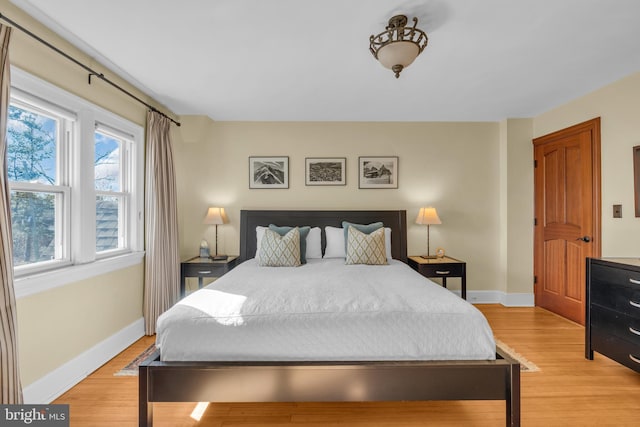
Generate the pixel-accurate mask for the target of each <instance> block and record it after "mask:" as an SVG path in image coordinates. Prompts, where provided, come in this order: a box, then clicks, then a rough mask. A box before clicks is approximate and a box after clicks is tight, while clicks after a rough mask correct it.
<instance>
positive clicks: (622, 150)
mask: <svg viewBox="0 0 640 427" xmlns="http://www.w3.org/2000/svg"><path fill="white" fill-rule="evenodd" d="M595 117H601V126H602V145H601V150H602V255H603V256H612V257H615V256H631V257H635V256H639V255H640V243H639V242H640V240H639V239H638V236H640V218H636V217H635V210H634V189H633V160H632V148H633V147H634V146H636V145H640V73H636V74H633V75H631V76H628V77H626V78H624V79H621V80H619V81H616V82H614V83H612V84H610V85H608V86H605V87H603V88H601V89H598V90H596V91H594V92H593V93H590V94H588V95H586V96H583V97H581V98H579V99H576V100H574V101H572V102H569V103H567V104H565V105H562V106H560V107H558V108H555V109H553V110H551V111H549V112H546V113H544V114H541V115H539V116H538V117H536V118H534V120H533V129H534V131H533V133H534V137H538V136H542V135H546V134H548V133H551V132H554V131H556V130H560V129H563V128H566V127H568V126H571V125H574V124H578V123H581V122H584V121H586V120H589V119H592V118H595ZM614 204H621V205H622V218H617V219H616V218H613V217H612V210H613V208H612V205H614Z"/></svg>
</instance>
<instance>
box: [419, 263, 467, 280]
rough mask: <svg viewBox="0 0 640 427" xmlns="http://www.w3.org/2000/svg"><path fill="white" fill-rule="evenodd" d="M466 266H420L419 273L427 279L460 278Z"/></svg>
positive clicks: (457, 264) (455, 264) (452, 264)
mask: <svg viewBox="0 0 640 427" xmlns="http://www.w3.org/2000/svg"><path fill="white" fill-rule="evenodd" d="M463 269H464V265H463V264H460V263H451V264H447V263H441V264H420V265H419V266H418V271H419V272H420V274H422V275H423V276H425V277H460V276H462V273H463Z"/></svg>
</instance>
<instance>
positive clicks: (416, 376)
mask: <svg viewBox="0 0 640 427" xmlns="http://www.w3.org/2000/svg"><path fill="white" fill-rule="evenodd" d="M343 220H346V221H349V222H353V223H360V224H368V223H371V222H376V221H381V222H383V223H384V225H385V227H388V228H389V229H390V231H391V245H390V248H389V250H390V252H391V254H392V256H393V258H394V259H395V260H402V261H406V257H407V252H406V212H405V211H251V210H244V211H242V212H241V228H240V236H241V245H240V246H241V249H240V260H241V261H247V262H246V263H243V264H242V265H241V266H240V267H237V268H236V269H237V270H238V273H237V274H236V276H240V277H241V276H242V274H243V272H244V274H249V273H247V272H250V271H251V269H250V267H251V263H252V262H253V260H251V258H253V256H254V254H255V253H256V248H257V243H256V228H257V227H258V226H267V225H269V224H280V225H285V224H286V225H290V226H306V225H311V226H318V227H321V228H322V229H324V227H326V226H333V227H341V223H342V221H343ZM321 244H322V247H323V248H325V247H326V245H327V241H326V236H325V233H322V234H321ZM394 262H395V263H396V264H400V263H398V261H394ZM320 264H322V263H320V262H315V260H309V265H308V266H306V267H305V268H308V269H314V268H320ZM245 266H246V267H245ZM354 267H355V266H354ZM389 267H392V266H389ZM385 268H386V267H385ZM393 268H399V269H400V271H403V270H402V268H403V266H401V265H396V266H393ZM404 268H405V269H407V267H406V266H404ZM301 270H302V269H301ZM403 274H404V273H403ZM416 276H417V275H416ZM225 277H226V276H225ZM225 277H223V278H222V279H224V278H225ZM222 279H220V280H222ZM421 279H422V278H421ZM412 280H413V279H412V278H411V277H407V278H406V281H407V282H410V281H412ZM403 281H404V280H403ZM210 292H214V291H210ZM215 292H217V291H215ZM445 292H446V291H445ZM450 295H451V296H452V297H455V296H453V294H450ZM188 298H189V297H187V299H185V300H186V303H185V302H182V305H181V308H180V309H179V310H177V311H180V310H183V311H184V310H193V309H194V308H193V307H192V306H191V305H193V304H195V302H194V303H190V301H191V300H189V299H188ZM455 298H457V297H455ZM193 301H195V300H193ZM178 305H179V304H178ZM178 305H177V306H178ZM265 305H268V304H266V303H265ZM175 308H176V307H174V309H175ZM174 312H175V310H174ZM258 314H260V315H264V313H258ZM171 325H173V323H171ZM323 327H329V328H330V325H329V326H327V325H325V324H323ZM469 327H471V325H469ZM189 333H190V332H189V331H188V329H180V328H179V327H177V326H176V329H175V331H174V336H175V337H178V338H179V337H181V336H183V335H184V336H187V337H188V336H189V335H188V334H189ZM200 333H201V332H198V334H200ZM391 333H392V332H391ZM256 336H258V335H256ZM193 341H196V340H194V339H193V338H189V339H186V340H183V342H181V343H179V344H178V347H180V346H186V345H187V344H188V343H189V342H193ZM200 341H206V340H200ZM160 347H161V348H163V347H164V349H165V350H159V351H157V352H156V353H155V354H154V355H152V356H151V357H150V358H149V359H147V360H146V361H145V362H143V363H142V364H141V365H140V376H139V425H140V426H151V425H152V423H153V403H154V402H200V401H206V402H310V401H327V402H335V401H407V400H504V401H505V415H506V425H508V426H516V425H520V365H519V364H518V363H517V362H516V361H514V360H512V359H511V358H509V357H508V356H507V355H504V354H500V353H499V352H496V353H495V355H494V356H495V359H494V360H486V358H484V356H479V358H480V359H481V360H478V357H475V356H474V357H473V358H472V359H470V360H466V359H464V358H463V359H459V358H458V360H454V358H453V357H452V358H450V359H446V360H445V359H442V357H440V358H438V357H437V356H436V357H435V358H436V359H438V360H434V359H433V358H430V359H429V360H424V359H420V360H417V358H413V357H409V358H407V357H397V356H394V355H391V356H389V355H387V356H386V357H385V355H382V357H372V358H369V359H367V360H362V359H363V358H364V356H363V358H360V355H356V356H354V357H345V356H348V354H338V355H335V354H333V353H328V354H326V355H325V354H323V356H322V357H320V358H314V359H312V360H309V359H308V358H304V357H300V358H299V359H298V358H296V357H292V358H288V359H287V358H283V357H281V356H282V354H260V356H259V357H257V358H256V360H251V358H248V360H238V358H237V357H234V358H233V361H229V360H225V355H224V354H222V355H221V356H220V357H218V359H219V360H210V358H209V357H205V356H202V357H201V356H199V355H197V353H192V350H190V349H189V350H188V351H187V352H183V353H180V352H177V353H176V352H175V351H174V352H173V353H171V350H170V348H169V347H168V346H165V345H164V342H160ZM223 347H226V345H225V346H223ZM197 351H198V350H195V349H194V350H193V352H197ZM283 351H284V353H285V354H290V353H291V351H292V350H291V349H286V348H285V349H284V350H283ZM194 354H196V355H195V356H194ZM444 354H446V353H444ZM161 355H162V356H163V357H161ZM189 356H192V357H189ZM200 358H201V359H202V360H204V359H206V360H207V361H199V360H198V359H200ZM483 358H484V359H483ZM492 358H493V357H492ZM189 359H195V360H189ZM229 359H230V358H229Z"/></svg>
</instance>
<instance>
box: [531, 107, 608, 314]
mask: <svg viewBox="0 0 640 427" xmlns="http://www.w3.org/2000/svg"><path fill="white" fill-rule="evenodd" d="M585 131H588V132H590V134H591V138H590V139H591V179H592V186H593V198H592V200H591V215H592V216H593V221H592V227H593V229H592V230H591V232H590V233H589V234H590V235H591V236H592V245H593V246H592V248H593V252H592V254H591V255H592V257H594V258H598V257H600V256H601V254H602V235H601V232H602V228H601V226H602V202H601V192H602V189H601V182H602V179H601V178H602V177H601V161H600V159H601V157H600V152H601V149H600V146H601V132H600V117H596V118H594V119H591V120H587V121H585V122H582V123H578V124H577V125H573V126H570V127H568V128H565V129H561V130H558V131H555V132H552V133H550V134H547V135H543V136H540V137H537V138H534V139H533V146H534V149H533V156H534V161H535V152H536V150H535V148H536V147H537V146H539V145H544V144H547V143H551V142H554V141H556V140H558V139H562V138H566V137H568V136H572V135H575V134H578V133H582V132H585ZM540 190H541V189H539V188H537V187H536V185H535V171H534V189H533V217H534V218H536V220H537V216H536V212H537V210H538V204H539V203H541V200H542V198H541V193H539V191H540ZM542 225H543V224H542V222H541V221H540V222H539V223H537V224H536V226H535V227H534V235H533V274H534V277H544V276H543V274H544V273H543V272H541V271H539V270H540V268H542V267H541V266H540V263H541V260H539V255H538V254H539V253H540V251H541V247H540V245H542V244H544V242H541V241H539V239H538V237H537V235H538V232H537V230H538V229H537V228H536V227H538V226H539V227H541V226H542ZM586 234H587V233H585V235H586ZM585 286H586V284H585ZM538 289H539V286H538V283H536V281H535V280H534V286H533V292H534V300H535V305H536V306H537V305H538V299H539V291H538ZM584 303H585V304H586V296H585V301H584Z"/></svg>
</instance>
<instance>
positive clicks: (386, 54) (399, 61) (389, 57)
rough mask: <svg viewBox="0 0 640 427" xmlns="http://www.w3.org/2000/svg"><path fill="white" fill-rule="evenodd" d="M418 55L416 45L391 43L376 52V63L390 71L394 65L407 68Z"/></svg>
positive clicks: (411, 43) (418, 50)
mask: <svg viewBox="0 0 640 427" xmlns="http://www.w3.org/2000/svg"><path fill="white" fill-rule="evenodd" d="M419 53H420V49H419V48H418V45H416V44H415V43H413V42H392V43H389V44H386V45H384V46H382V47H381V48H380V49H379V50H378V61H380V63H381V64H382V66H383V67H385V68H388V69H390V70H391V69H392V68H393V66H394V65H402V67H403V68H404V67H407V66H409V65H410V64H411V63H412V62H413V61H414V60H415V59H416V58H417V57H418V54H419Z"/></svg>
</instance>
